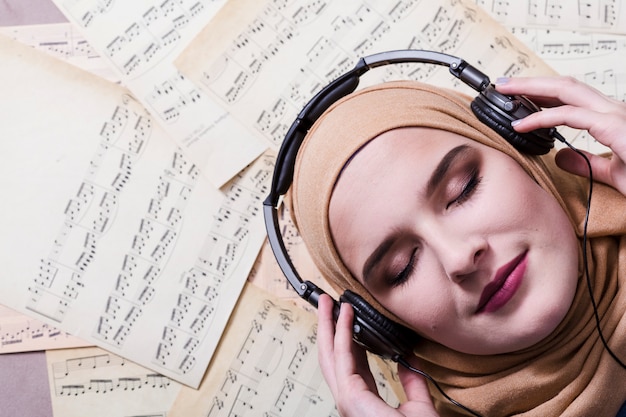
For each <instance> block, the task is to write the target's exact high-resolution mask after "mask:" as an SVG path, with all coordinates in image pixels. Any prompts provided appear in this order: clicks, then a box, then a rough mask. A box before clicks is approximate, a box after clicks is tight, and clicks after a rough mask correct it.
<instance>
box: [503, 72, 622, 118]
mask: <svg viewBox="0 0 626 417" xmlns="http://www.w3.org/2000/svg"><path fill="white" fill-rule="evenodd" d="M496 89H497V90H498V91H499V92H501V93H503V94H509V95H514V94H521V95H526V96H529V97H530V98H531V99H532V100H533V101H536V102H537V104H542V105H547V106H555V105H559V104H561V103H563V104H571V105H574V106H581V107H587V108H593V109H595V110H597V111H609V109H610V108H611V107H613V106H614V105H615V103H616V102H615V101H614V100H612V99H610V98H609V97H607V96H605V95H604V94H602V93H601V92H600V91H598V90H596V89H595V88H593V87H591V86H589V85H587V84H585V83H582V82H581V81H578V80H577V79H575V78H573V77H561V76H553V77H513V78H506V79H499V81H498V82H497V84H496Z"/></svg>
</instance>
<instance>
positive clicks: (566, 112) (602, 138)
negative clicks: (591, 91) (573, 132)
mask: <svg viewBox="0 0 626 417" xmlns="http://www.w3.org/2000/svg"><path fill="white" fill-rule="evenodd" d="M512 126H513V128H514V129H515V130H516V131H518V132H529V131H531V130H535V129H539V128H550V127H553V126H569V127H572V128H575V129H580V130H586V131H588V132H589V134H591V136H593V137H594V138H595V139H596V140H597V141H598V142H600V143H602V144H603V145H605V146H608V147H610V148H611V149H612V150H613V152H615V153H618V154H626V141H623V140H622V135H623V132H624V130H626V119H624V118H622V117H619V116H616V115H613V114H609V113H600V112H596V111H592V110H588V109H585V108H581V107H575V106H569V105H563V106H560V107H554V108H550V109H545V110H543V111H540V112H536V113H532V114H530V115H529V116H526V117H525V118H523V119H520V120H517V121H515V122H514V123H512Z"/></svg>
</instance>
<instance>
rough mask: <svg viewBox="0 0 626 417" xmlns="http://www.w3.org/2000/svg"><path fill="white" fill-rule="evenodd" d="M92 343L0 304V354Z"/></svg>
mask: <svg viewBox="0 0 626 417" xmlns="http://www.w3.org/2000/svg"><path fill="white" fill-rule="evenodd" d="M90 345H91V343H88V342H86V341H84V340H82V339H79V338H77V337H74V336H71V335H69V334H67V333H66V332H63V331H61V330H59V329H57V328H56V327H54V326H50V325H49V324H47V323H44V322H41V321H39V320H35V319H33V318H31V317H29V316H27V315H25V314H21V313H18V312H16V311H14V310H12V309H10V308H7V307H4V306H2V305H0V354H2V353H15V352H32V351H37V350H46V349H61V348H70V347H82V346H90Z"/></svg>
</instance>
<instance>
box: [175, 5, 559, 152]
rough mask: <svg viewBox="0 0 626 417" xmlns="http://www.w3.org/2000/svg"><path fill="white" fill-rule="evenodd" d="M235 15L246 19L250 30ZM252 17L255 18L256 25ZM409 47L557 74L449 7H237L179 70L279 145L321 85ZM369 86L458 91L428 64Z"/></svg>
mask: <svg viewBox="0 0 626 417" xmlns="http://www.w3.org/2000/svg"><path fill="white" fill-rule="evenodd" d="M238 10H246V11H247V13H248V15H246V16H245V18H246V19H245V20H244V21H243V22H242V21H241V20H243V19H244V17H242V16H240V15H238V14H237V13H236V11H238ZM250 10H255V11H256V12H255V13H254V15H253V16H249V15H250V14H253V13H251V12H250ZM244 14H245V13H244ZM206 45H213V47H212V48H206ZM403 48H416V49H432V50H437V51H440V52H445V53H449V54H452V55H454V54H459V55H463V58H464V59H465V60H467V61H468V62H469V63H470V64H473V65H475V66H477V67H478V68H482V69H483V70H484V71H485V72H488V73H489V74H492V76H493V77H496V76H500V75H510V76H512V75H518V74H552V73H554V72H553V71H552V70H551V69H550V68H549V67H548V66H546V65H544V64H543V63H542V62H541V60H539V59H538V58H537V57H536V56H535V55H534V54H533V53H532V51H530V50H529V49H527V48H526V47H525V46H524V45H523V44H522V43H521V42H519V41H518V40H517V39H516V38H515V37H513V36H512V35H511V34H510V33H509V32H508V31H506V29H504V28H503V27H502V26H501V25H499V24H498V23H497V22H495V21H494V20H493V19H491V18H490V17H489V16H488V15H487V14H486V13H485V12H484V11H483V10H482V9H480V8H479V7H478V6H476V5H474V4H471V3H466V2H459V1H447V0H440V1H434V2H430V1H428V2H427V1H425V0H421V1H420V0H415V1H401V2H395V3H392V4H390V3H388V2H385V1H382V0H378V1H368V2H363V1H359V2H349V3H348V2H331V1H327V0H291V1H289V0H274V1H265V2H263V3H261V2H258V1H252V0H235V1H230V2H228V3H227V4H226V5H225V6H224V8H223V9H222V10H221V11H220V13H219V14H218V15H217V17H216V18H215V19H214V20H212V21H211V23H210V24H209V25H207V27H206V28H205V29H204V30H203V32H202V33H201V34H200V35H199V36H198V37H197V38H196V39H195V40H194V42H193V43H192V44H191V45H190V46H189V47H188V48H187V49H186V50H185V52H184V53H183V54H182V55H181V57H179V59H178V60H177V61H176V65H177V66H178V67H179V68H180V70H181V71H182V72H183V73H184V74H185V75H187V76H188V77H189V78H190V79H191V80H193V81H194V82H195V83H196V84H197V85H199V86H201V87H202V88H203V89H204V90H205V91H206V92H207V93H208V94H210V95H211V97H214V98H215V99H216V100H217V101H219V102H221V103H222V104H223V105H224V106H225V107H226V108H227V109H228V111H230V112H231V114H233V115H236V116H237V117H238V118H239V119H240V120H242V122H243V123H244V124H246V126H248V127H250V129H253V130H254V131H256V132H257V133H258V134H259V135H262V136H264V137H265V138H267V139H268V140H269V141H270V142H271V143H272V144H273V145H274V146H278V145H279V143H280V142H281V140H282V138H283V135H284V134H285V133H286V130H287V129H288V127H289V125H290V124H291V122H292V120H293V119H294V118H295V115H296V114H297V112H299V111H300V109H301V108H302V106H303V105H304V104H305V103H306V101H308V99H310V97H312V95H313V94H314V93H315V92H316V91H318V90H319V89H320V88H321V87H322V86H324V85H326V84H327V83H328V82H329V81H330V80H332V79H334V78H335V77H337V76H338V75H340V74H342V73H343V72H345V71H346V70H348V69H350V68H352V67H353V66H354V65H355V64H356V62H357V60H358V58H360V57H361V56H364V55H368V54H371V53H374V52H380V51H384V50H389V49H403ZM222 51H223V52H222ZM366 77H367V78H366V79H367V80H369V81H370V82H375V81H381V80H385V79H398V78H402V77H411V78H416V79H420V80H423V81H426V80H428V82H432V83H435V84H440V85H444V86H447V87H452V86H456V85H459V82H458V80H455V79H453V77H452V75H450V74H449V73H448V70H447V69H446V68H443V67H439V66H435V65H427V64H418V65H408V64H407V65H394V66H387V67H384V68H382V69H380V70H374V71H373V72H372V73H370V74H367V75H366ZM366 82H367V81H365V83H366ZM460 88H461V89H463V88H464V89H465V90H464V91H466V92H468V93H471V92H472V91H471V89H470V88H469V87H465V86H461V87H460Z"/></svg>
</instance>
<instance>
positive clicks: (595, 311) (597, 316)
mask: <svg viewBox="0 0 626 417" xmlns="http://www.w3.org/2000/svg"><path fill="white" fill-rule="evenodd" d="M555 135H558V136H559V137H558V139H559V140H560V141H561V142H563V143H565V144H566V145H567V146H568V147H569V148H570V149H572V150H573V151H574V152H576V153H577V154H578V155H580V156H582V157H583V159H584V160H585V162H586V163H587V168H588V170H589V191H588V195H587V209H586V212H585V221H584V223H583V268H584V273H585V278H586V281H587V289H588V291H589V298H590V299H591V305H592V306H593V315H594V318H595V321H596V329H597V330H598V334H599V336H600V340H601V341H602V344H603V345H604V348H605V349H606V351H607V352H608V353H609V355H611V357H612V358H613V359H614V360H615V362H617V363H618V364H619V365H620V366H621V367H622V368H624V369H626V364H624V362H622V360H621V359H620V358H619V357H617V355H616V354H615V352H613V350H611V348H610V347H609V344H608V343H607V341H606V339H605V337H604V334H603V333H602V326H601V323H600V314H599V313H598V305H597V303H596V300H595V297H594V296H593V286H592V285H591V274H590V273H589V262H588V259H587V226H588V224H589V213H590V211H591V194H592V193H593V170H592V169H591V162H590V161H589V158H587V155H585V154H584V152H581V151H580V150H579V149H577V148H576V147H574V146H573V145H571V144H570V143H569V142H568V141H567V140H565V138H563V136H561V135H560V134H559V133H558V132H555Z"/></svg>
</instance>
